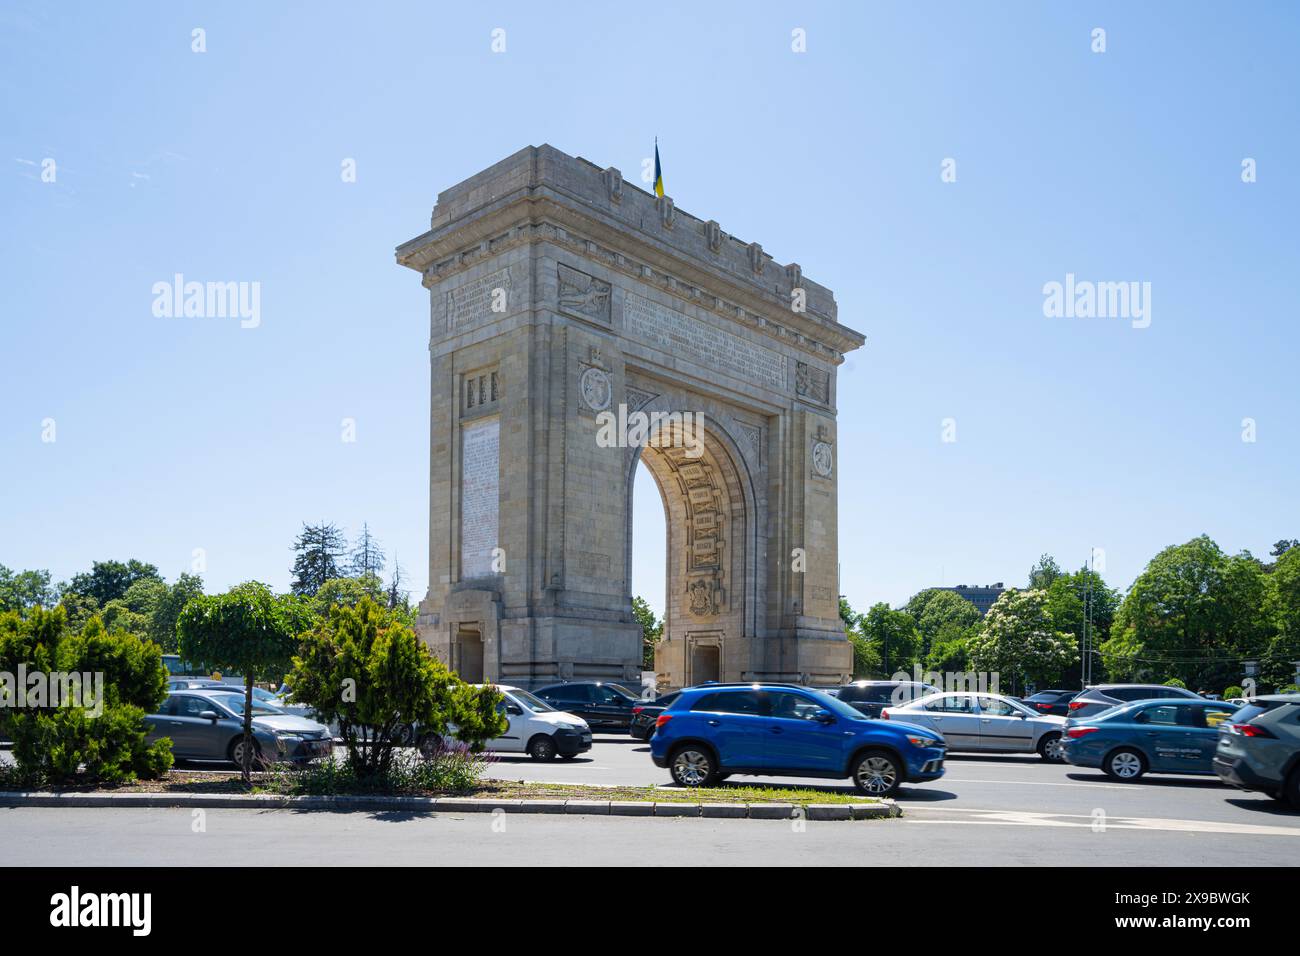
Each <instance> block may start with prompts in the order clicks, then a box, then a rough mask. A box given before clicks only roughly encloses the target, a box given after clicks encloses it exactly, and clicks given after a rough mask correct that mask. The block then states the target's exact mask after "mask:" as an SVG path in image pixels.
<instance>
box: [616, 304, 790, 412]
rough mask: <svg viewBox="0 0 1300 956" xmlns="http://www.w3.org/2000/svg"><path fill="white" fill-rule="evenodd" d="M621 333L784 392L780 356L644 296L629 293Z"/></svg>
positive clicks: (783, 358) (783, 359)
mask: <svg viewBox="0 0 1300 956" xmlns="http://www.w3.org/2000/svg"><path fill="white" fill-rule="evenodd" d="M623 331H624V332H625V333H626V334H627V335H630V336H632V337H633V338H637V339H641V340H642V341H644V342H647V343H649V344H650V345H654V346H656V347H657V348H660V349H662V350H663V351H665V352H668V353H670V354H672V355H678V356H683V357H687V356H689V357H690V358H691V359H692V360H693V361H695V362H697V363H699V364H700V365H703V366H705V367H707V368H711V369H717V370H718V371H721V372H725V373H727V374H729V375H732V376H734V377H736V378H739V379H743V380H745V381H753V382H756V383H758V384H760V385H764V386H766V387H768V388H773V389H778V390H781V391H784V390H785V387H786V377H785V369H786V361H785V357H784V356H783V355H781V353H779V352H776V351H774V350H773V349H769V348H765V347H764V346H762V345H756V344H754V343H753V342H750V341H748V340H746V339H743V338H741V337H740V336H738V335H735V334H733V333H731V332H727V331H724V330H723V329H719V328H717V327H715V326H712V325H709V324H708V323H705V322H701V321H699V320H698V319H692V318H689V317H687V316H686V315H684V314H683V313H681V312H678V311H677V310H676V309H670V308H669V307H668V306H666V305H660V304H659V303H658V302H655V301H653V300H651V299H647V298H645V297H644V296H639V295H636V294H635V293H631V292H629V293H628V295H627V299H626V301H625V302H624V306H623Z"/></svg>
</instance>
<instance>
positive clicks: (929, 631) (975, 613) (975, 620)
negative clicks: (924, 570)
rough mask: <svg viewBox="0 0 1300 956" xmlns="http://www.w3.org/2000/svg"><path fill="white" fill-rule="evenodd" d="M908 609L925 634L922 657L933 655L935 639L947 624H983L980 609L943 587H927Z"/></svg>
mask: <svg viewBox="0 0 1300 956" xmlns="http://www.w3.org/2000/svg"><path fill="white" fill-rule="evenodd" d="M904 610H905V611H907V613H908V614H910V615H912V619H913V620H914V621H916V628H917V630H918V631H919V632H920V634H921V655H922V656H924V655H925V654H928V653H929V652H930V649H931V647H932V646H933V645H934V639H935V636H936V635H937V634H938V633H939V629H940V628H942V627H943V626H944V625H945V624H956V625H957V626H958V627H959V628H962V629H965V628H968V627H971V626H972V625H976V624H979V621H980V612H979V608H977V607H976V606H975V605H974V604H972V603H971V602H970V601H968V600H966V599H965V598H964V597H962V596H961V595H960V594H958V593H957V592H956V591H947V590H944V589H943V588H927V589H926V590H924V591H921V592H920V593H918V594H914V595H912V597H911V599H909V600H908V602H907V605H906V606H905V608H904Z"/></svg>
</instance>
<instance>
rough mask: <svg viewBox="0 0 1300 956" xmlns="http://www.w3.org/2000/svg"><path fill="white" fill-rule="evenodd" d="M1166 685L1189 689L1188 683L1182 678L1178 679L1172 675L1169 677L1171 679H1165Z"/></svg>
mask: <svg viewBox="0 0 1300 956" xmlns="http://www.w3.org/2000/svg"><path fill="white" fill-rule="evenodd" d="M1164 686H1166V687H1181V688H1182V689H1183V690H1187V685H1186V684H1185V683H1183V682H1182V681H1181V680H1180V679H1178V678H1177V677H1171V678H1169V680H1167V681H1165V684H1164Z"/></svg>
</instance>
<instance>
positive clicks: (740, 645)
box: [624, 396, 765, 685]
mask: <svg viewBox="0 0 1300 956" xmlns="http://www.w3.org/2000/svg"><path fill="white" fill-rule="evenodd" d="M692 404H695V405H698V404H700V403H699V402H690V401H683V400H682V399H681V398H674V397H671V396H658V397H656V399H655V400H653V401H652V402H650V403H647V404H646V405H645V406H644V407H643V408H641V409H640V411H641V412H644V413H645V414H647V416H649V417H650V418H651V420H652V421H654V424H653V425H652V428H651V431H650V434H649V436H648V438H647V441H646V442H645V443H644V445H641V446H636V447H632V448H629V449H628V456H627V469H626V475H625V486H626V491H625V494H626V506H625V514H626V516H627V528H626V535H625V542H626V545H625V549H624V580H625V581H626V582H627V588H628V589H629V592H630V589H631V572H632V554H633V551H632V549H633V546H634V542H633V529H632V520H633V519H632V513H633V511H632V496H633V491H634V486H635V481H636V470H637V465H638V464H639V463H641V462H644V463H645V464H646V467H647V470H648V471H649V472H650V475H651V476H652V477H653V478H654V482H655V485H656V488H657V489H658V491H659V495H660V500H661V502H662V504H663V506H664V513H665V529H666V533H667V538H668V540H667V547H666V548H665V560H666V567H665V575H664V577H665V584H666V588H665V590H666V603H665V607H664V620H665V627H664V640H663V643H662V644H661V646H660V651H659V653H658V654H657V655H656V671H658V672H660V673H661V674H671V675H672V677H671V678H669V679H668V680H669V682H670V683H672V684H674V685H678V684H681V683H690V682H693V681H698V680H703V679H718V680H739V679H745V675H746V674H747V673H748V672H750V671H751V670H752V669H753V663H752V650H753V649H752V640H751V639H752V638H755V637H757V636H760V630H761V629H760V625H759V622H760V620H761V618H762V608H761V607H760V600H761V594H760V588H759V586H758V582H759V581H760V580H761V575H762V566H763V557H764V554H763V546H762V540H761V534H760V531H761V529H762V528H763V526H764V520H765V519H764V516H762V515H761V513H760V512H761V511H762V502H761V498H760V496H759V495H757V494H756V488H755V476H754V474H753V472H752V470H751V467H750V463H749V462H747V461H746V458H745V455H744V453H743V452H742V446H741V445H740V444H739V442H738V441H737V440H736V438H735V436H733V435H732V434H731V433H730V431H729V430H728V428H727V427H726V425H725V424H724V423H723V422H722V421H720V420H719V419H718V418H715V417H713V416H710V415H708V414H706V413H703V412H694V411H692V412H689V413H683V412H682V411H681V409H682V408H683V407H687V408H689V407H690V405H692ZM656 418H657V421H655V419H656ZM693 432H694V434H692V433H693ZM697 449H698V454H695V452H696V450H697ZM628 601H629V602H630V601H631V594H630V593H629V594H628ZM700 647H703V648H716V656H717V659H718V662H719V668H720V670H719V672H718V673H716V674H703V675H701V674H695V673H693V670H694V667H693V663H692V662H693V661H694V660H696V659H697V657H698V656H699V655H698V650H697V649H698V648H700Z"/></svg>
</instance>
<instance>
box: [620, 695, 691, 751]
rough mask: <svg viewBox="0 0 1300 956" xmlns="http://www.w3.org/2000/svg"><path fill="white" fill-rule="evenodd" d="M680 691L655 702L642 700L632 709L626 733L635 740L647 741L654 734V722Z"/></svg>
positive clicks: (671, 703)
mask: <svg viewBox="0 0 1300 956" xmlns="http://www.w3.org/2000/svg"><path fill="white" fill-rule="evenodd" d="M680 693H681V691H679V690H675V691H673V692H672V693H671V694H665V695H664V696H662V697H659V698H657V699H655V700H643V701H641V702H640V703H638V704H637V705H636V706H635V707H633V708H632V725H631V726H630V727H628V729H627V732H628V733H629V734H631V735H632V736H633V737H634V738H636V739H637V740H649V739H650V738H651V737H653V736H654V734H655V721H656V720H658V718H659V715H660V714H662V713H663V712H664V711H665V710H667V709H668V708H669V707H671V706H672V705H673V701H675V700H676V699H677V695H678V694H680Z"/></svg>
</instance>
